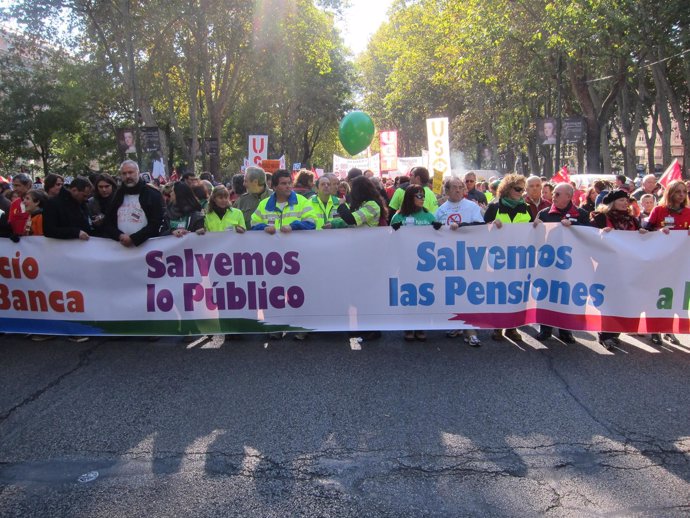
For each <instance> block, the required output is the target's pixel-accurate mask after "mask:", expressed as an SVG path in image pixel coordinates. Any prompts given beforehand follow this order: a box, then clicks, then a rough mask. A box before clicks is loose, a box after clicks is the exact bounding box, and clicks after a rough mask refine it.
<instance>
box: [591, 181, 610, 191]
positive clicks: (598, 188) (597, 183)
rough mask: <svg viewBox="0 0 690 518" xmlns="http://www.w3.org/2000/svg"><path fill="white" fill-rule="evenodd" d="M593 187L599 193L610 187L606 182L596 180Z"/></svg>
mask: <svg viewBox="0 0 690 518" xmlns="http://www.w3.org/2000/svg"><path fill="white" fill-rule="evenodd" d="M592 187H594V189H595V190H596V191H597V193H600V192H601V191H604V190H606V189H607V188H608V185H607V184H606V182H605V181H604V180H596V181H595V182H594V183H593V184H592Z"/></svg>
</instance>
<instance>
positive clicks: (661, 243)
mask: <svg viewBox="0 0 690 518" xmlns="http://www.w3.org/2000/svg"><path fill="white" fill-rule="evenodd" d="M689 249H690V240H689V239H688V235H687V233H686V232H681V231H672V232H671V235H668V236H667V235H665V234H663V233H661V232H653V233H650V234H647V235H639V234H638V233H635V232H619V231H613V232H610V233H606V234H604V233H601V232H600V231H599V230H597V229H594V228H588V227H573V228H564V227H563V226H562V225H555V224H549V225H539V226H538V227H537V228H533V227H532V225H526V224H525V225H506V226H504V227H503V228H502V229H496V228H494V227H493V226H475V227H464V228H461V229H460V230H458V231H451V230H449V229H448V228H446V227H444V228H442V229H440V230H434V229H433V227H402V228H401V229H400V230H398V231H394V230H393V229H391V228H371V229H369V228H361V229H346V230H323V231H299V232H292V233H289V234H282V233H278V234H277V235H274V236H271V235H268V234H266V233H264V232H247V233H246V234H235V233H227V232H226V233H211V234H206V235H204V236H197V235H196V234H190V235H187V236H185V237H183V238H180V239H178V238H174V237H166V238H158V239H153V240H150V241H148V242H146V243H144V244H143V245H142V246H140V247H139V248H136V249H128V248H124V247H122V246H121V245H120V244H119V243H117V242H115V241H110V240H105V239H98V238H92V239H90V240H89V241H78V240H74V241H59V240H53V239H47V238H43V237H29V238H22V239H21V241H20V242H19V243H16V244H15V243H12V242H11V241H9V240H3V241H2V252H0V331H4V332H13V333H48V334H67V335H78V334H85V335H120V334H122V335H127V334H133V335H175V334H190V333H192V334H196V333H204V334H205V333H225V332H227V333H232V332H247V333H257V332H267V331H279V330H285V331H299V330H303V329H307V330H321V331H335V330H377V329H378V330H392V329H429V330H431V329H459V328H468V327H474V328H506V327H516V326H520V325H524V324H531V323H544V324H548V325H552V326H555V327H559V328H565V329H573V330H590V331H594V330H606V331H623V332H639V333H649V332H679V333H688V332H690V319H689V318H688V308H689V305H690V263H689V262H688V261H687V257H688V251H689ZM324 265H338V280H336V279H334V278H332V276H328V275H325V273H324ZM343 280H344V281H343Z"/></svg>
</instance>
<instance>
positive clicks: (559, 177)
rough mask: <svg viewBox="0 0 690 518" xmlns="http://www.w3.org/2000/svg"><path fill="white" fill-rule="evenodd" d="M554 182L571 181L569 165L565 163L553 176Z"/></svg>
mask: <svg viewBox="0 0 690 518" xmlns="http://www.w3.org/2000/svg"><path fill="white" fill-rule="evenodd" d="M551 181H552V182H553V183H563V182H565V183H570V173H568V166H567V165H564V166H563V167H562V168H561V170H560V171H558V172H557V173H556V174H555V175H553V176H552V177H551Z"/></svg>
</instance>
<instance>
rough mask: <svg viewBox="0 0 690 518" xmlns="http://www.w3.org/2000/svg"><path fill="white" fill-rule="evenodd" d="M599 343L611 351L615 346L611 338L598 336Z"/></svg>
mask: <svg viewBox="0 0 690 518" xmlns="http://www.w3.org/2000/svg"><path fill="white" fill-rule="evenodd" d="M599 343H600V344H601V345H603V346H604V347H605V348H606V350H607V351H613V350H614V349H615V348H616V342H614V340H613V338H607V339H606V340H602V339H601V338H599Z"/></svg>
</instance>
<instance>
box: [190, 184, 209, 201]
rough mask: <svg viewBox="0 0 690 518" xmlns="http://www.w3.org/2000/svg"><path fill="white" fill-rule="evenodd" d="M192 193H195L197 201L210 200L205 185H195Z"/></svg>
mask: <svg viewBox="0 0 690 518" xmlns="http://www.w3.org/2000/svg"><path fill="white" fill-rule="evenodd" d="M192 192H193V193H194V196H196V199H197V200H207V199H208V196H209V192H208V191H207V190H206V186H205V185H204V184H201V185H195V186H194V187H192Z"/></svg>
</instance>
